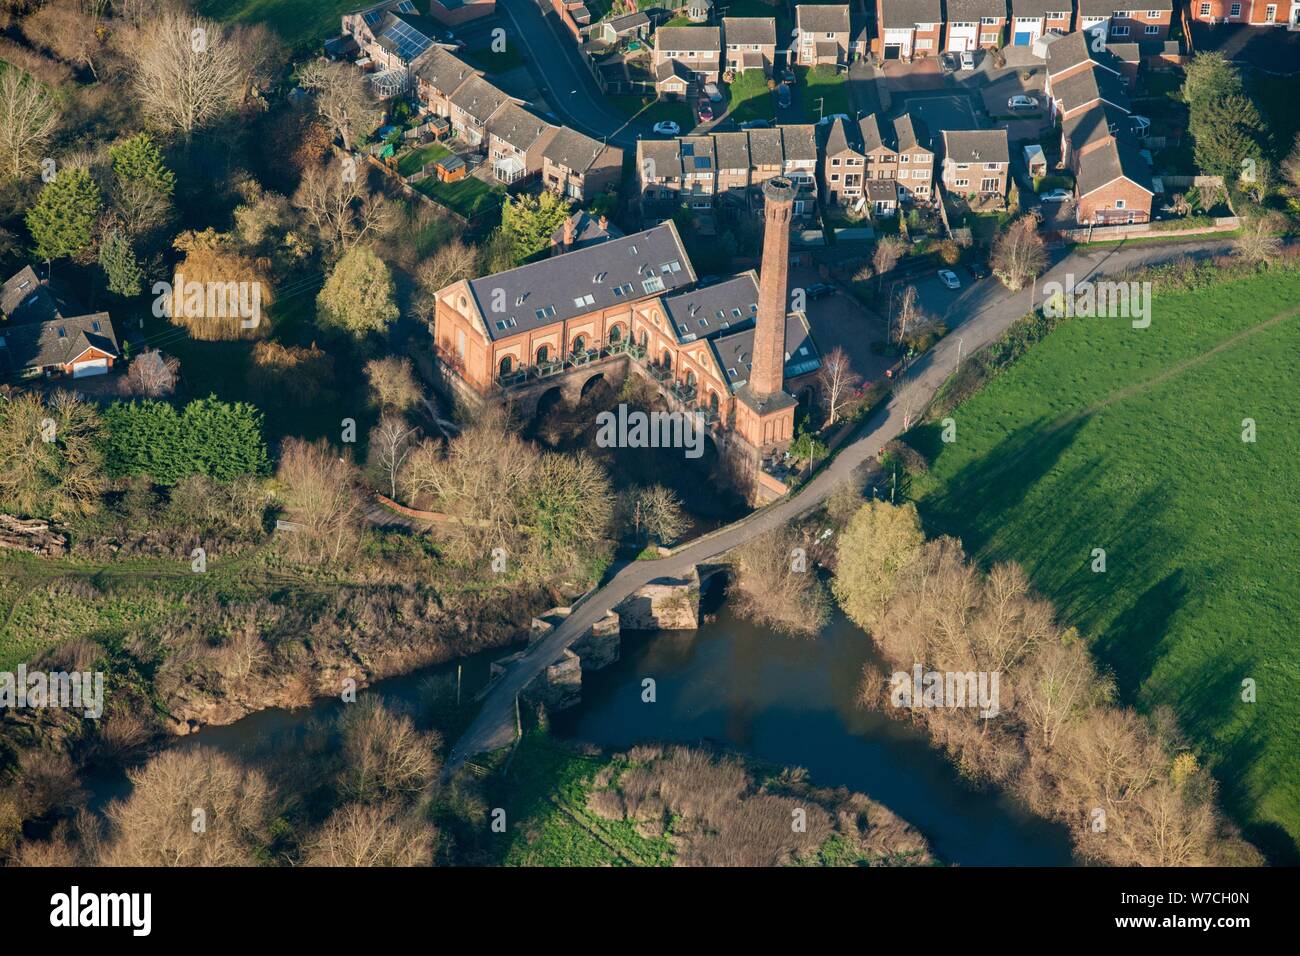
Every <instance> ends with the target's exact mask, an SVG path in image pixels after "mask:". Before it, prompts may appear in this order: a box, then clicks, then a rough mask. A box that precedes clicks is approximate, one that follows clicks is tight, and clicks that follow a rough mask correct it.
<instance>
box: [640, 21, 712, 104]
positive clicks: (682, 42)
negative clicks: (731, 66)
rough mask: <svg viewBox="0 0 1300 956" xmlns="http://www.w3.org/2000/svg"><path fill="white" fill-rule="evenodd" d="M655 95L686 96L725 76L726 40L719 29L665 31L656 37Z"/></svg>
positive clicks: (671, 29) (666, 28) (656, 34)
mask: <svg viewBox="0 0 1300 956" xmlns="http://www.w3.org/2000/svg"><path fill="white" fill-rule="evenodd" d="M654 71H655V91H656V92H657V93H659V94H660V95H661V96H686V95H688V94H689V93H690V92H691V91H692V90H693V89H694V88H696V87H698V86H699V85H702V84H704V83H709V82H716V81H717V80H718V79H719V78H720V77H721V75H722V39H721V36H720V33H719V30H718V28H717V27H662V28H660V29H659V30H658V31H657V32H656V33H655V51H654Z"/></svg>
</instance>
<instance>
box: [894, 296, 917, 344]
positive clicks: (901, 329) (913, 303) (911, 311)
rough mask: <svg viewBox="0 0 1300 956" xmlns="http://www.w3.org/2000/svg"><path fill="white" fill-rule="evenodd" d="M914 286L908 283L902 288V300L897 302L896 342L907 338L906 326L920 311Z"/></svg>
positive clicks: (901, 342)
mask: <svg viewBox="0 0 1300 956" xmlns="http://www.w3.org/2000/svg"><path fill="white" fill-rule="evenodd" d="M918 299H919V295H918V293H917V291H916V286H914V285H909V286H908V287H907V288H906V289H904V290H903V297H902V300H901V301H900V302H899V303H898V344H899V345H902V344H903V341H904V340H905V339H906V338H907V327H908V325H909V324H910V323H911V322H912V320H913V319H915V318H916V317H917V315H918V313H919V312H920V311H921V307H920V304H919V302H918Z"/></svg>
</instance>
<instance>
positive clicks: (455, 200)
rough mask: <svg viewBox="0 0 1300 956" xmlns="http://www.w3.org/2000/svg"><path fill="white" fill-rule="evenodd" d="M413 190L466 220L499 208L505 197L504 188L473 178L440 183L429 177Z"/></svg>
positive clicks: (433, 177) (436, 179)
mask: <svg viewBox="0 0 1300 956" xmlns="http://www.w3.org/2000/svg"><path fill="white" fill-rule="evenodd" d="M415 188H416V189H418V190H419V191H420V192H422V193H424V194H425V195H426V196H429V197H430V198H432V199H435V200H437V201H438V202H440V203H442V204H443V205H444V206H446V207H447V208H448V209H450V210H451V211H452V212H455V213H459V214H460V215H462V216H464V217H465V218H466V219H473V218H475V217H476V216H480V215H484V214H486V213H489V212H491V211H492V210H493V209H494V208H499V207H500V206H501V203H502V201H503V200H504V199H505V195H506V191H505V189H504V188H502V187H500V186H489V185H488V184H487V183H485V182H483V180H481V179H477V178H475V177H474V176H466V177H465V178H464V179H461V180H459V181H457V182H454V183H442V182H439V181H438V178H437V177H436V176H430V177H429V178H428V179H422V180H420V181H419V182H418V183H416V184H415Z"/></svg>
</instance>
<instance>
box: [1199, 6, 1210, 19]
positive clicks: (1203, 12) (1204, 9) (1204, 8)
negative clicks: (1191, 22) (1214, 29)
mask: <svg viewBox="0 0 1300 956" xmlns="http://www.w3.org/2000/svg"><path fill="white" fill-rule="evenodd" d="M1209 15H1210V5H1209V4H1208V3H1203V4H1201V16H1203V17H1208V16H1209Z"/></svg>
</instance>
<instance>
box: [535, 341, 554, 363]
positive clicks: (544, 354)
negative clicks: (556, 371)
mask: <svg viewBox="0 0 1300 956" xmlns="http://www.w3.org/2000/svg"><path fill="white" fill-rule="evenodd" d="M550 360H551V347H550V346H549V345H543V346H541V347H540V348H538V350H537V364H538V365H545V364H546V363H547V362H549V361H550Z"/></svg>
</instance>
